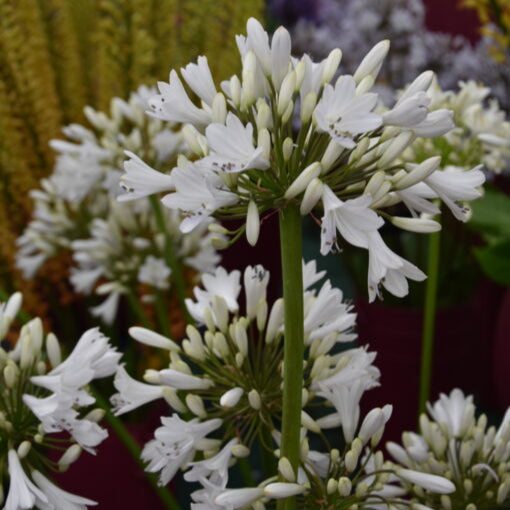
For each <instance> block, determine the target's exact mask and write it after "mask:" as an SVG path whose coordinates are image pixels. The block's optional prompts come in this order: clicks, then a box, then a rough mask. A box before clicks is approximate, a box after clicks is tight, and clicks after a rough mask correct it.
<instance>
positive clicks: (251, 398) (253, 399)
mask: <svg viewBox="0 0 510 510" xmlns="http://www.w3.org/2000/svg"><path fill="white" fill-rule="evenodd" d="M248 402H249V403H250V406H251V407H252V408H253V409H256V410H258V409H260V408H261V406H262V401H261V399H260V394H259V392H258V391H257V390H256V389H255V388H254V389H253V390H251V391H250V392H249V393H248Z"/></svg>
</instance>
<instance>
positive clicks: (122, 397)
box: [110, 366, 163, 416]
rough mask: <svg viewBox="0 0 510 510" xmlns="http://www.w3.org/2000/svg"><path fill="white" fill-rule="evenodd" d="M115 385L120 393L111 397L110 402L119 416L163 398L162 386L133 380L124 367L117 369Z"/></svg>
mask: <svg viewBox="0 0 510 510" xmlns="http://www.w3.org/2000/svg"><path fill="white" fill-rule="evenodd" d="M113 384H114V386H115V388H116V389H117V391H118V393H116V394H114V395H112V396H111V397H110V402H111V403H112V405H113V411H114V413H115V414H116V415H117V416H118V415H120V414H124V413H127V412H129V411H132V410H133V409H137V408H138V407H140V406H142V405H144V404H147V403H149V402H152V401H153V400H156V399H158V398H162V397H163V387H162V386H155V385H152V384H145V383H141V382H139V381H137V380H136V379H133V378H132V377H130V376H129V375H128V373H127V372H126V369H125V368H124V367H123V366H120V367H119V368H118V369H117V373H116V374H115V379H114V383H113Z"/></svg>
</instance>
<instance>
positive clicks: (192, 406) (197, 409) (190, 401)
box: [185, 393, 207, 418]
mask: <svg viewBox="0 0 510 510" xmlns="http://www.w3.org/2000/svg"><path fill="white" fill-rule="evenodd" d="M185 401H186V405H187V406H188V409H189V410H190V411H191V412H192V413H193V414H194V415H195V416H198V417H199V418H206V417H207V413H206V411H205V407H204V402H203V401H202V399H201V398H200V397H199V396H198V395H193V394H191V393H188V394H187V395H186V398H185Z"/></svg>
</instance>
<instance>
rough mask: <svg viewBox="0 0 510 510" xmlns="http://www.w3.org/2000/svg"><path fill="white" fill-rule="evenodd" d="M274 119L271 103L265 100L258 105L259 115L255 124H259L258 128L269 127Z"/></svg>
mask: <svg viewBox="0 0 510 510" xmlns="http://www.w3.org/2000/svg"><path fill="white" fill-rule="evenodd" d="M272 122H273V120H272V118H271V108H269V105H268V104H267V103H266V102H265V101H263V102H261V103H260V105H258V108H257V117H256V119H255V124H256V125H257V130H259V131H260V130H261V129H267V128H269V126H270V125H271V124H272Z"/></svg>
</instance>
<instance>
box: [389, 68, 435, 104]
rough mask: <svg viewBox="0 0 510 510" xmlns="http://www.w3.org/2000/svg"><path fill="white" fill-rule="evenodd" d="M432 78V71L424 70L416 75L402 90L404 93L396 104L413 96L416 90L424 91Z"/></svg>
mask: <svg viewBox="0 0 510 510" xmlns="http://www.w3.org/2000/svg"><path fill="white" fill-rule="evenodd" d="M433 79H434V73H433V72H432V71H424V72H423V73H421V74H420V75H418V76H417V77H416V78H415V79H414V81H413V82H412V83H411V84H410V85H409V86H408V87H407V89H406V90H404V93H403V94H402V95H401V96H400V98H399V100H398V101H397V104H399V103H402V102H403V101H405V100H406V99H407V98H409V97H412V96H414V95H415V94H417V93H418V92H425V91H427V89H428V88H429V87H430V85H431V84H432V80H433Z"/></svg>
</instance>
